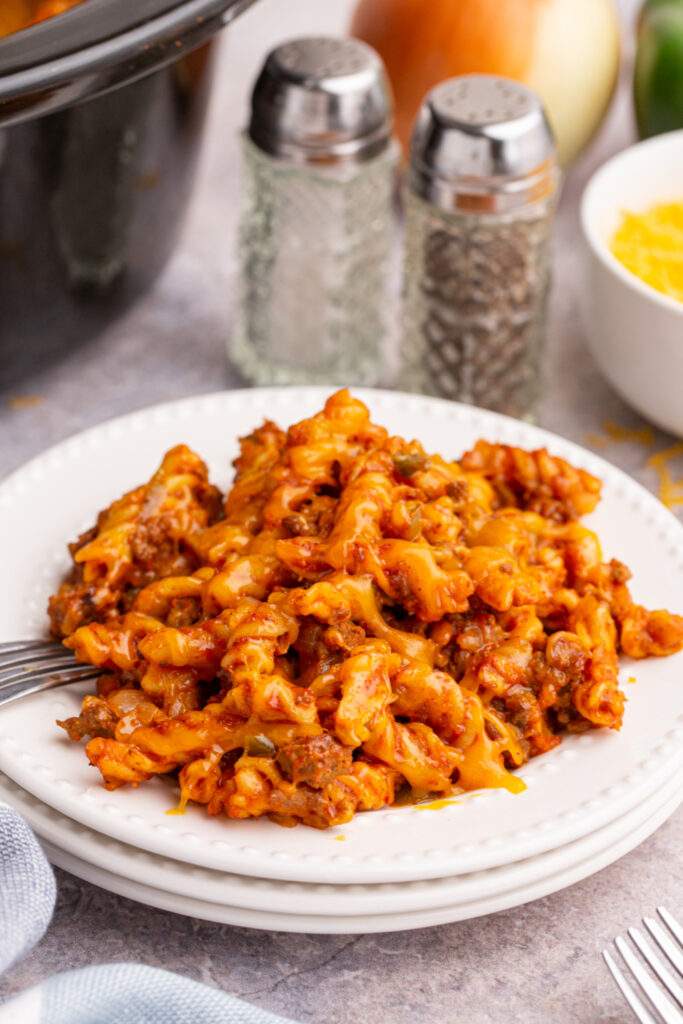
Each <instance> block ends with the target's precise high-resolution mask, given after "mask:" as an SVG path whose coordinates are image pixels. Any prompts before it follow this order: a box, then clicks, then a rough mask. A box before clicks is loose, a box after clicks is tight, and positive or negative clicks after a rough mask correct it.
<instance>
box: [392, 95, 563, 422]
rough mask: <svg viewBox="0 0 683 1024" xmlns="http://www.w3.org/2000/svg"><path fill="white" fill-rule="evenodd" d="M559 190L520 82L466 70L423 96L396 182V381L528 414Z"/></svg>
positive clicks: (533, 102)
mask: <svg viewBox="0 0 683 1024" xmlns="http://www.w3.org/2000/svg"><path fill="white" fill-rule="evenodd" d="M558 187H559V171H558V169H557V165H556V163H555V159H554V145H553V140H552V136H551V134H550V130H549V128H548V125H547V122H546V120H545V117H544V114H543V110H542V108H541V106H540V103H539V101H538V100H537V98H536V97H535V96H534V95H533V93H530V91H529V90H527V89H526V88H525V87H523V86H520V85H519V84H517V83H513V82H508V81H507V80H505V79H499V78H493V77H491V76H484V75H471V76H465V77H463V78H461V79H452V80H451V81H450V82H446V83H444V85H442V86H439V87H438V88H437V89H436V90H434V91H433V92H432V93H430V95H429V96H428V97H427V100H426V101H425V105H424V106H423V109H422V112H421V114H420V118H419V119H418V122H417V125H416V129H415V134H414V136H413V145H412V152H411V172H410V177H409V181H408V183H407V186H406V189H405V208H406V243H405V269H404V308H403V325H404V326H403V344H402V363H403V369H402V373H401V384H402V385H403V386H404V387H406V388H410V390H417V391H423V392H426V393H428V394H435V395H441V396H443V397H445V398H451V399H455V400H457V401H461V402H468V403H471V404H473V405H479V406H483V407H485V408H488V409H494V410H496V411H498V412H502V413H506V414H507V415H510V416H515V417H518V418H522V419H534V418H535V412H536V406H537V402H538V398H539V394H540V390H541V369H542V350H543V341H544V337H545V329H546V307H547V298H548V291H549V283H550V266H551V242H552V225H553V217H554V211H555V205H556V199H557V190H558Z"/></svg>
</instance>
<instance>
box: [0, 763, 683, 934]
mask: <svg viewBox="0 0 683 1024" xmlns="http://www.w3.org/2000/svg"><path fill="white" fill-rule="evenodd" d="M682 780H683V775H681V774H680V773H679V774H677V775H675V776H673V777H672V778H670V779H669V780H668V781H667V782H666V783H665V784H663V785H662V786H659V787H657V788H656V789H654V790H653V791H652V792H651V793H650V794H649V796H648V797H646V798H645V799H644V800H643V801H641V803H639V804H638V805H636V806H635V807H634V808H632V809H631V810H630V811H628V812H627V813H626V814H624V815H622V816H621V817H620V818H618V819H616V820H615V821H612V822H610V823H609V824H607V825H604V826H602V828H600V829H596V830H595V831H594V832H591V833H589V834H588V835H587V836H583V837H582V838H580V839H577V840H574V842H573V843H569V844H566V845H565V846H563V847H559V848H556V849H553V850H549V851H547V852H546V853H544V854H538V855H536V856H535V857H530V858H527V859H526V860H524V861H516V862H514V863H512V864H507V865H502V866H501V867H498V868H490V869H488V870H486V871H475V872H471V873H469V874H466V875H454V876H451V877H445V878H439V879H432V880H428V881H422V882H414V883H406V882H395V883H371V884H368V885H353V886H347V885H342V884H338V885H330V884H327V885H320V884H315V883H291V882H283V881H278V880H267V879H257V878H248V877H246V876H240V875H234V874H230V873H228V872H221V871H218V870H214V869H210V868H195V869H194V870H193V871H191V872H182V871H180V870H179V869H182V868H186V865H184V864H182V863H181V862H179V861H174V860H172V859H171V858H167V857H162V856H159V855H155V854H150V853H149V852H147V851H141V850H139V849H138V848H137V847H133V846H130V845H129V844H126V843H122V842H120V841H119V840H115V839H112V838H111V837H110V836H105V835H104V834H103V833H97V832H94V831H93V830H92V829H89V828H87V826H84V825H81V824H79V823H77V822H74V820H73V819H72V818H68V817H67V816H66V815H64V814H61V813H60V812H59V811H56V810H55V809H54V808H51V807H49V806H48V805H47V804H45V803H43V802H42V801H40V800H38V799H37V798H36V797H34V796H32V795H31V794H30V793H28V792H26V791H25V790H22V789H21V787H18V786H17V785H16V784H15V783H13V782H12V781H11V780H9V779H8V778H7V777H5V776H3V775H2V774H0V802H5V803H7V804H9V806H11V807H14V809H15V810H17V811H18V812H19V813H20V814H22V816H23V817H24V818H25V819H26V821H28V823H29V825H30V826H31V828H32V829H33V830H34V831H35V833H36V835H37V836H38V837H39V838H40V839H41V841H44V842H47V843H49V844H50V845H51V846H52V847H55V848H57V849H59V850H61V851H62V852H63V853H65V854H67V855H71V856H75V857H77V858H78V859H79V860H81V861H85V862H86V863H88V864H93V865H96V866H98V867H101V868H104V869H105V870H106V871H107V872H109V873H110V874H113V875H117V876H119V877H122V878H130V879H132V880H135V881H138V882H141V884H143V885H148V886H150V887H151V888H154V889H159V890H161V891H163V892H166V893H167V894H169V895H178V896H186V897H188V898H190V899H195V898H197V899H201V900H202V902H205V903H218V904H221V905H229V906H235V907H241V908H243V909H246V910H255V911H265V910H266V909H267V910H268V911H269V912H272V913H284V914H295V915H297V914H299V913H301V912H302V911H301V910H300V909H298V908H305V907H307V906H308V905H309V903H311V902H315V903H317V905H318V907H320V905H321V904H322V905H323V907H326V908H329V909H323V910H320V909H316V910H315V911H313V910H305V909H304V910H303V913H305V914H313V915H314V916H323V917H328V916H331V917H335V916H338V917H356V916H358V915H359V913H361V911H359V910H358V909H357V907H356V905H357V904H358V903H361V902H362V905H363V910H362V913H363V914H371V915H372V916H373V917H375V916H383V915H384V914H395V913H414V912H415V913H416V912H418V911H425V910H433V909H437V908H438V907H440V906H444V905H449V906H454V905H456V904H457V905H463V906H464V905H466V904H468V903H474V902H478V901H480V900H483V899H489V898H493V897H498V896H501V895H503V894H504V893H512V892H513V890H514V889H516V888H517V887H523V886H527V885H531V884H533V883H536V882H538V881H541V880H543V879H544V878H547V877H550V876H551V875H554V874H557V873H559V872H561V871H565V870H569V869H571V868H572V867H575V866H576V865H577V864H579V863H586V862H588V860H589V859H591V858H598V857H600V856H601V855H602V854H603V853H604V852H605V851H606V850H607V849H609V848H611V847H612V846H613V845H615V844H616V843H617V842H619V841H621V839H622V838H623V837H624V836H625V835H627V834H630V833H631V832H633V831H635V830H636V829H637V828H638V827H639V826H640V825H641V824H642V823H643V821H645V820H646V819H647V818H649V817H651V816H653V815H654V814H656V813H657V812H658V811H659V810H660V809H661V808H663V807H664V806H665V805H666V806H668V805H669V804H670V803H672V802H673V800H674V797H676V796H677V795H678V796H679V797H680V799H681V800H683V792H681V781H682ZM36 804H37V805H38V806H37V807H36V806H35V805H36ZM55 818H56V819H57V820H56V821H54V820H50V819H55ZM65 837H66V841H65ZM84 847H85V852H84V851H83V848H84ZM112 855H113V860H112ZM141 855H142V856H141ZM146 860H149V861H150V862H151V863H149V864H147V863H146ZM169 867H170V870H171V882H172V884H171V885H169V884H168V878H169ZM155 871H156V872H159V874H158V875H157V876H156V877H157V879H158V880H159V881H161V880H164V881H165V882H166V883H167V884H165V885H163V886H162V885H158V884H156V882H155V881H153V880H151V879H152V877H153V876H154V872H155ZM213 875H216V876H218V877H217V878H216V879H212V878H211V876H213ZM221 876H223V877H225V878H226V879H227V885H226V887H225V891H224V893H223V895H222V896H220V897H219V896H218V895H217V890H216V891H215V892H216V894H215V895H209V893H214V889H213V888H212V886H213V884H214V882H220V878H221ZM486 876H488V877H486ZM468 882H469V883H470V885H469V888H467V887H466V886H467V883H468ZM178 883H180V887H178ZM207 883H208V885H207ZM254 883H256V884H254ZM264 883H265V884H264ZM464 886H465V891H464V893H463V892H460V893H458V889H461V890H462V889H463V887H464ZM321 889H324V890H326V891H325V892H323V893H321V892H320V891H319V890H321ZM330 889H332V890H334V891H333V892H329V890H330ZM193 890H196V891H193ZM305 890H310V892H307V891H305ZM348 890H351V891H350V892H349V891H348ZM200 891H201V895H200V894H199V893H200ZM285 895H286V897H287V898H283V897H284V896H285ZM254 901H255V902H254ZM336 901H340V902H342V901H343V903H344V905H343V906H342V907H334V906H333V904H334V903H335V902H336ZM349 901H351V902H349ZM263 903H267V907H264V906H263V905H262V904H263ZM290 903H291V904H292V905H296V906H297V909H296V910H295V909H292V907H291V906H290V905H289V904H290ZM386 904H391V907H390V908H389V909H388V908H387V907H386ZM396 904H398V907H397V906H396Z"/></svg>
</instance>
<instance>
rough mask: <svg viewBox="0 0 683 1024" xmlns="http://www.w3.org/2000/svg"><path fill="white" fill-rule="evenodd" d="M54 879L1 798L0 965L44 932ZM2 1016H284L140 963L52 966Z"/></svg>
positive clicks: (28, 1019)
mask: <svg viewBox="0 0 683 1024" xmlns="http://www.w3.org/2000/svg"><path fill="white" fill-rule="evenodd" d="M54 903H55V879H54V875H53V874H52V869H51V868H50V865H49V864H48V862H47V860H46V859H45V854H44V853H43V851H42V850H41V848H40V846H39V844H38V842H37V841H36V838H35V836H34V835H33V833H32V832H31V830H30V828H29V827H28V826H27V824H26V822H25V821H24V820H23V818H21V817H20V816H19V815H18V814H17V813H16V812H15V811H13V810H12V809H11V808H9V807H7V806H5V805H2V804H0V973H2V972H4V971H6V970H7V968H8V967H10V966H11V965H12V964H13V963H15V962H16V961H17V960H19V959H21V957H22V956H24V955H25V954H26V953H27V952H28V951H29V950H30V949H31V948H32V947H33V946H34V945H35V944H36V942H38V941H39V940H40V939H41V938H42V936H43V934H44V933H45V931H46V929H47V927H48V925H49V923H50V919H51V917H52V911H53V909H54ZM0 1024H288V1022H287V1021H285V1020H284V1018H282V1017H275V1016H273V1014H272V1013H266V1011H265V1010H259V1009H258V1008H257V1007H255V1006H250V1005H249V1004H248V1003H243V1002H241V1000H239V999H235V997H234V996H229V995H226V994H225V993H224V992H219V991H218V990H217V989H213V988H208V987H207V986H206V985H200V984H199V983H198V982H196V981H190V980H189V979H187V978H182V977H180V975H177V974H171V973H170V972H169V971H160V970H157V969H156V968H154V967H144V966H143V965H142V964H104V965H102V966H101V967H84V968H82V969H81V970H79V971H67V972H66V973H64V974H57V975H55V976H54V977H52V978H49V979H48V980H47V981H44V982H43V983H42V984H41V985H37V986H36V987H35V988H32V989H29V990H28V991H27V992H24V993H22V994H21V995H20V996H17V997H16V998H14V999H12V1000H10V1001H9V1002H7V1003H4V1004H2V1005H0Z"/></svg>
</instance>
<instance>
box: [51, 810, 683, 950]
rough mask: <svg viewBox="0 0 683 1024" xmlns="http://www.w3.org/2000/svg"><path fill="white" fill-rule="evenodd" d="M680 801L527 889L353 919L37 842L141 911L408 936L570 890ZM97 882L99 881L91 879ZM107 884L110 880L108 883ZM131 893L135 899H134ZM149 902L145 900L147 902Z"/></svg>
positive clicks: (300, 929)
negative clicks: (166, 884)
mask: <svg viewBox="0 0 683 1024" xmlns="http://www.w3.org/2000/svg"><path fill="white" fill-rule="evenodd" d="M682 800H683V796H682V795H681V794H680V792H679V793H677V794H676V796H675V797H673V798H672V799H670V800H669V801H667V802H666V803H665V804H664V805H663V806H662V807H660V808H659V809H658V810H657V811H655V812H654V813H653V814H652V815H651V816H649V817H648V818H647V819H646V820H645V821H644V822H642V823H641V824H640V825H639V826H636V828H635V829H634V830H633V831H632V832H630V833H629V834H628V835H626V836H624V837H622V839H621V840H618V841H617V842H616V843H615V844H614V845H612V846H611V847H609V848H608V849H606V850H605V851H603V853H602V854H601V855H600V856H598V857H596V858H594V860H593V862H592V864H591V863H590V860H589V861H588V862H582V863H579V864H577V865H575V866H574V867H572V868H567V869H565V870H563V871H560V872H558V873H557V874H554V875H551V876H549V877H548V878H546V879H541V880H540V881H537V882H532V883H529V884H528V885H527V886H525V887H523V888H521V889H519V890H516V891H515V890H513V891H511V892H507V893H503V894H502V895H500V896H497V897H496V896H493V897H489V898H487V899H486V900H482V901H473V902H472V903H469V904H455V905H452V906H447V907H440V908H434V909H432V910H425V911H408V912H405V913H400V912H399V913H396V914H379V915H357V916H354V917H344V918H342V917H335V916H333V915H331V916H328V917H323V916H316V915H291V914H268V912H266V911H256V910H248V909H245V908H243V907H232V906H227V905H221V904H215V903H209V902H208V901H203V900H198V899H194V898H192V897H187V896H178V895H174V894H169V893H167V892H166V891H165V890H161V889H154V888H153V887H151V886H144V885H142V884H141V883H139V882H136V881H135V880H134V879H121V878H120V876H118V875H114V874H112V873H111V872H108V871H106V870H105V869H102V868H98V867H97V865H91V864H89V863H88V862H86V861H82V860H80V858H78V857H74V856H72V855H69V854H65V853H64V851H62V850H59V849H57V848H54V847H52V846H51V844H49V843H43V844H42V845H43V849H44V850H45V853H46V855H47V857H48V859H49V860H50V862H51V863H52V864H55V865H56V866H57V867H61V868H62V869H63V870H66V871H68V872H70V873H71V874H75V875H76V876H77V877H79V878H81V879H84V880H85V881H88V882H90V884H92V885H98V886H99V887H100V888H103V889H105V890H106V891H108V892H114V893H116V894H117V895H120V896H123V897H124V898H126V899H132V900H135V901H136V902H139V903H141V904H142V905H144V906H153V907H156V908H157V909H160V910H165V911H166V912H168V913H175V914H182V915H184V916H188V917H196V918H200V919H202V920H206V921H212V922H214V923H217V924H228V925H233V926H238V927H243V928H254V929H257V930H261V931H277V932H283V933H300V934H325V935H349V934H359V933H363V934H370V933H375V934H379V933H382V932H393V931H412V930H414V929H417V928H430V927H438V926H440V925H445V924H453V923H455V922H458V921H467V920H472V919H473V918H477V917H483V916H484V915H488V914H497V913H501V912H503V911H506V910H512V909H516V908H517V907H520V906H524V905H525V904H527V903H533V902H535V901H536V900H539V899H543V898H544V897H546V896H550V895H552V894H553V893H556V892H560V891H561V890H562V889H566V888H569V887H570V886H572V885H576V884H577V883H578V882H581V881H584V880H585V879H586V878H589V877H591V876H592V875H594V874H597V873H598V872H599V871H602V870H603V868H606V867H609V866H610V865H611V864H614V863H615V862H616V861H617V860H620V859H621V858H622V857H624V856H626V854H628V853H631V852H632V851H633V850H634V849H636V848H637V847H638V846H640V845H641V843H643V842H645V840H646V839H649V838H650V836H652V835H653V834H654V833H655V832H656V831H657V830H658V829H659V828H661V826H662V825H664V824H665V823H666V822H667V821H668V820H669V818H670V817H671V816H672V815H673V814H675V813H676V811H677V810H678V808H679V807H680V806H681V801H682ZM98 878H99V881H98V880H97V879H98ZM112 880H113V881H112ZM135 893H137V895H136V894H135ZM150 897H151V899H150Z"/></svg>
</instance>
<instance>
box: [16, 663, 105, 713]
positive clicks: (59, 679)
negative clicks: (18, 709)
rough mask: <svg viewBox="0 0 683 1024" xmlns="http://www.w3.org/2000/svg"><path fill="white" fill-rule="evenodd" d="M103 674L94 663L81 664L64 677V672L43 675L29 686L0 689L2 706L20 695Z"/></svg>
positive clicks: (27, 694) (24, 695)
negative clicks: (93, 665) (71, 673)
mask: <svg viewBox="0 0 683 1024" xmlns="http://www.w3.org/2000/svg"><path fill="white" fill-rule="evenodd" d="M100 674H101V672H100V671H98V669H95V668H93V667H92V665H80V666H79V672H78V673H74V674H73V675H70V676H69V677H68V678H64V675H65V674H64V673H62V672H60V673H58V674H55V673H53V674H52V675H51V676H41V677H39V678H37V679H35V680H34V682H33V683H32V684H31V685H29V686H17V687H15V688H14V689H8V690H2V691H0V707H2V706H3V705H4V704H11V703H12V701H14V700H18V699H19V698H20V697H28V696H29V695H30V694H32V693H40V692H41V691H43V690H52V689H55V688H56V687H58V686H66V685H67V684H68V683H85V682H87V681H88V680H89V679H97V677H98V676H99V675H100Z"/></svg>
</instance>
